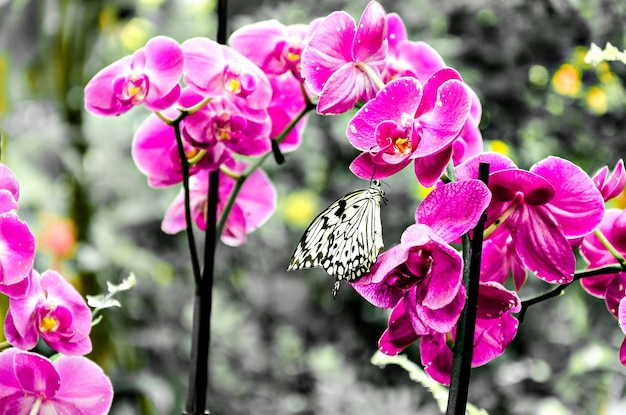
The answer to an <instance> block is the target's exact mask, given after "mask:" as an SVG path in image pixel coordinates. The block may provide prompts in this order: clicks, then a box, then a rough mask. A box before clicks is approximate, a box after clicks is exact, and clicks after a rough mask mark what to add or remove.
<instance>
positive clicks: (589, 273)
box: [517, 265, 626, 324]
mask: <svg viewBox="0 0 626 415" xmlns="http://www.w3.org/2000/svg"><path fill="white" fill-rule="evenodd" d="M623 271H626V266H625V265H607V266H604V267H601V268H594V269H589V270H586V271H577V272H576V273H575V274H574V278H573V279H572V281H570V282H568V283H565V284H561V285H558V286H557V287H555V288H553V289H552V290H550V291H548V292H547V293H545V294H541V295H539V296H537V297H533V298H529V299H528V300H524V301H522V309H521V311H520V313H519V315H518V316H517V318H518V320H519V322H520V324H521V323H523V322H524V318H525V317H526V313H527V312H528V307H530V306H532V305H535V304H539V303H541V302H543V301H545V300H548V299H550V298H554V297H558V296H559V295H561V294H562V293H563V291H565V289H566V288H567V287H569V286H570V285H571V284H572V283H573V282H574V281H577V280H580V279H583V278H587V277H595V276H597V275H603V274H617V273H618V272H623Z"/></svg>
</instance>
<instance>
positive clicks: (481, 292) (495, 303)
mask: <svg viewBox="0 0 626 415" xmlns="http://www.w3.org/2000/svg"><path fill="white" fill-rule="evenodd" d="M460 294H462V295H464V294H465V290H460ZM520 310H521V303H520V300H519V298H518V296H517V294H516V293H515V292H513V291H509V290H507V289H506V288H504V287H503V286H502V285H501V284H499V283H497V282H485V283H482V282H481V283H480V287H479V289H478V309H477V316H476V330H475V332H474V352H473V354H472V367H477V366H481V365H484V364H486V363H488V362H490V361H492V360H493V359H495V358H496V357H498V356H500V355H501V354H502V353H504V350H505V349H506V348H507V346H508V345H509V344H510V343H511V341H512V340H513V339H514V338H515V335H516V334H517V329H518V326H519V323H518V321H517V319H516V318H515V317H513V316H512V315H511V313H516V312H519V311H520ZM417 340H420V357H421V360H422V364H423V365H424V370H425V371H426V373H428V374H429V375H430V377H432V378H433V379H434V380H436V381H437V382H439V383H442V384H444V385H449V384H450V374H451V373H452V348H451V347H452V346H451V345H453V344H454V342H455V341H456V327H453V328H452V329H451V330H450V331H449V332H447V333H438V332H435V331H432V330H430V331H429V330H428V329H424V328H420V330H416V328H415V324H411V321H410V318H409V317H408V314H407V313H406V312H405V310H404V304H403V303H402V302H400V303H398V306H397V307H396V308H395V309H394V310H393V311H392V313H391V315H390V317H389V327H388V328H387V330H386V331H385V332H384V333H383V335H382V336H381V338H380V340H379V343H378V344H379V348H380V351H381V352H383V353H385V354H387V355H396V354H398V353H400V352H401V351H402V350H403V349H405V348H406V347H408V346H410V345H411V344H412V343H414V342H415V341H417Z"/></svg>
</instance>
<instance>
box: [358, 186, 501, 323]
mask: <svg viewBox="0 0 626 415" xmlns="http://www.w3.org/2000/svg"><path fill="white" fill-rule="evenodd" d="M489 200H490V195H489V191H488V189H487V187H486V186H485V185H484V184H483V183H482V182H480V181H478V180H465V181H462V182H454V183H449V184H446V185H443V186H441V187H438V188H436V189H435V190H433V191H432V192H431V193H430V194H429V195H428V196H427V197H426V199H424V201H423V202H422V203H421V204H420V205H419V207H418V208H417V210H416V213H415V217H416V224H415V225H411V226H409V227H408V228H407V229H406V230H405V231H404V233H403V234H402V237H401V239H400V244H399V245H396V246H395V247H393V248H391V249H389V250H387V251H385V252H383V253H382V254H381V255H380V256H379V257H378V260H377V261H376V263H375V264H374V266H373V267H372V269H371V270H370V272H369V273H367V274H366V275H365V276H363V277H362V278H361V279H359V280H358V281H356V282H354V283H352V286H353V287H354V289H355V290H356V291H357V292H358V293H359V294H360V295H361V296H363V298H365V299H366V300H367V301H369V302H371V303H372V304H374V305H375V306H377V307H381V308H394V307H397V306H398V304H399V303H402V304H403V306H402V307H403V308H402V309H403V310H405V311H406V314H407V316H408V319H409V321H410V323H411V324H412V325H413V327H414V329H415V332H416V333H418V334H423V333H424V332H428V333H430V332H437V333H447V332H448V331H450V330H451V328H452V327H453V326H454V325H455V324H456V322H457V319H458V318H459V315H460V313H461V310H462V309H463V305H464V304H465V295H464V293H462V294H460V293H461V291H462V290H464V289H463V288H462V287H463V284H462V271H463V260H462V258H461V255H460V254H459V253H458V252H457V251H456V250H455V249H454V248H452V247H451V246H450V245H449V243H450V242H452V241H455V240H456V239H457V238H459V237H460V236H461V235H462V234H464V233H466V232H467V231H469V230H470V229H471V228H472V227H473V226H475V225H476V222H477V221H478V219H479V218H480V215H481V214H482V212H483V211H484V209H485V208H486V207H487V205H488V204H489Z"/></svg>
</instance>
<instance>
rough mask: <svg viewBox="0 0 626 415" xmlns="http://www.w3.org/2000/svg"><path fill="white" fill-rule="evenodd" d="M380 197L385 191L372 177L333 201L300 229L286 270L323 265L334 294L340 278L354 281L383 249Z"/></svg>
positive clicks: (335, 294)
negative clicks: (367, 185)
mask: <svg viewBox="0 0 626 415" xmlns="http://www.w3.org/2000/svg"><path fill="white" fill-rule="evenodd" d="M382 200H385V192H384V191H383V190H382V189H381V188H380V182H379V181H378V180H375V181H374V182H373V183H372V186H371V187H370V188H367V189H359V190H355V191H354V192H351V193H348V194H347V195H345V196H343V197H342V198H340V199H338V200H337V201H335V202H333V203H332V204H331V205H330V206H328V207H327V208H326V209H324V211H322V212H321V213H320V214H319V215H317V217H316V218H315V219H313V222H311V224H310V225H309V227H308V228H307V230H306V231H304V234H303V235H302V238H301V239H300V242H299V243H298V246H297V247H296V250H295V252H294V253H293V255H292V257H291V260H290V261H289V267H288V268H287V270H288V271H291V270H297V269H304V268H316V267H318V268H324V270H326V272H327V273H328V274H329V275H330V276H331V277H336V281H335V285H334V287H333V296H334V297H336V296H337V291H339V286H340V284H341V280H345V281H356V280H358V279H359V278H360V277H361V276H362V275H363V274H365V273H367V272H368V271H369V270H370V268H371V267H372V265H373V264H374V262H376V258H378V254H379V253H380V251H382V250H383V248H384V245H383V227H382V224H381V221H380V202H381V201H382Z"/></svg>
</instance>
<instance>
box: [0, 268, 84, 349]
mask: <svg viewBox="0 0 626 415" xmlns="http://www.w3.org/2000/svg"><path fill="white" fill-rule="evenodd" d="M4 331H5V335H6V338H7V340H8V341H9V343H11V344H12V345H13V346H15V347H17V348H19V349H22V350H29V349H32V348H33V347H35V345H36V344H37V340H38V339H39V335H40V334H41V337H42V338H43V339H44V340H45V341H46V343H47V344H48V346H50V347H51V348H53V349H54V350H56V351H58V352H60V353H63V354H66V355H70V356H77V355H84V354H87V353H89V352H91V340H90V339H89V333H90V331H91V311H90V310H89V307H87V304H86V303H85V300H84V299H83V297H82V296H81V295H80V294H79V293H78V291H76V289H75V288H74V287H72V285H71V284H70V283H69V282H67V280H65V279H64V278H63V277H62V276H61V275H59V273H57V272H56V271H52V270H48V271H45V272H44V273H42V274H41V276H40V275H39V273H37V271H34V270H33V272H32V278H31V283H30V289H29V291H28V294H27V295H26V297H24V298H22V299H17V300H16V299H10V300H9V310H8V312H7V316H6V319H5V321H4Z"/></svg>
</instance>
